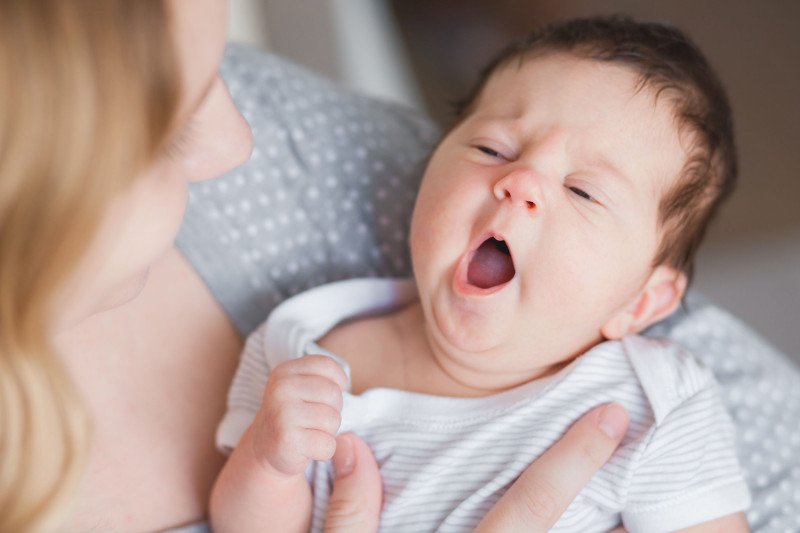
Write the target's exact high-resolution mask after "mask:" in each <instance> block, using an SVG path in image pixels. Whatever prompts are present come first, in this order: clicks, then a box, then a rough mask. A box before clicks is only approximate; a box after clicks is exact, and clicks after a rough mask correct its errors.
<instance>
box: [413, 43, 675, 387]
mask: <svg viewBox="0 0 800 533" xmlns="http://www.w3.org/2000/svg"><path fill="white" fill-rule="evenodd" d="M636 83H637V77H636V74H635V73H634V72H633V71H631V70H629V69H627V68H624V67H621V66H615V65H610V64H604V63H600V62H596V61H590V60H584V59H578V58H575V57H573V56H570V55H565V54H550V55H545V56H542V57H538V58H534V59H529V60H527V61H526V62H525V63H523V64H522V66H521V67H518V64H517V63H516V62H512V64H510V65H508V66H506V67H504V68H502V69H501V70H500V71H498V72H496V73H495V74H494V75H493V76H492V78H491V79H490V80H489V82H488V84H487V85H486V87H485V88H484V90H483V93H482V95H481V96H480V99H479V101H478V103H477V105H476V106H475V107H474V109H473V111H472V113H471V115H470V116H469V117H467V118H466V119H465V120H464V121H462V123H461V124H459V125H458V126H457V127H456V128H455V129H454V130H453V131H451V132H450V133H449V134H448V135H447V137H445V139H444V140H443V141H442V143H441V144H440V145H439V146H438V148H437V149H436V151H435V153H434V154H433V156H432V158H431V161H430V163H429V165H428V168H427V170H426V173H425V177H424V179H423V183H422V187H421V190H420V194H419V198H418V200H417V205H416V208H415V211H414V218H413V222H412V228H411V251H412V257H413V264H414V273H415V277H416V281H417V284H418V287H419V292H420V298H421V304H422V307H423V309H424V311H425V316H426V327H427V330H428V331H427V334H428V337H429V340H430V341H431V344H432V346H434V350H435V351H437V352H441V353H439V354H438V355H439V356H440V357H446V358H447V359H448V360H447V361H442V363H443V364H444V365H450V367H451V368H453V369H456V372H461V371H462V370H463V371H464V372H466V374H470V373H472V374H474V375H476V376H483V377H486V379H487V380H488V381H489V382H494V383H496V384H497V385H498V386H502V384H503V383H504V380H506V381H508V384H514V383H516V382H517V381H518V380H520V378H524V377H525V376H528V377H529V378H533V377H536V376H538V375H540V374H542V373H543V372H547V371H549V370H551V369H552V368H553V365H554V364H557V363H559V362H562V361H566V360H569V359H571V358H573V357H574V356H576V355H578V354H580V353H581V352H582V351H584V350H586V349H587V348H588V347H590V346H592V345H593V344H595V343H597V342H598V341H600V340H602V338H603V336H604V334H605V335H606V336H608V333H607V331H616V330H614V328H611V327H607V326H608V325H609V324H611V323H616V322H613V321H614V320H615V318H616V317H619V316H620V313H622V312H624V311H625V310H629V309H630V308H631V307H632V306H634V305H635V304H636V302H637V301H638V298H639V296H640V295H641V294H642V290H643V288H644V287H645V285H646V284H647V283H648V280H650V279H651V274H653V272H654V270H653V268H652V265H651V262H652V260H653V257H654V255H655V252H656V248H657V245H658V242H659V235H658V232H657V210H658V203H659V199H660V198H661V195H662V191H663V190H664V189H665V187H667V186H668V185H670V184H672V183H673V182H674V180H675V179H676V178H677V176H678V174H679V172H680V170H681V168H682V166H683V164H684V161H685V158H686V156H685V152H684V150H683V148H682V147H681V143H680V139H679V134H678V130H677V126H676V123H675V119H674V114H673V109H672V108H671V106H670V104H669V103H668V101H667V100H666V99H656V98H655V96H654V93H653V92H652V91H651V90H649V89H643V90H640V91H638V92H637V91H636ZM640 326H641V325H640ZM626 327H627V326H626ZM604 328H605V329H604ZM618 329H619V328H617V330H618ZM630 329H641V328H640V327H639V328H633V327H631V328H630ZM443 354H444V355H443ZM513 376H516V377H513ZM481 379H483V378H481ZM493 380H494V381H493ZM509 380H510V381H509Z"/></svg>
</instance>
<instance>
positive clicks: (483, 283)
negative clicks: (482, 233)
mask: <svg viewBox="0 0 800 533" xmlns="http://www.w3.org/2000/svg"><path fill="white" fill-rule="evenodd" d="M501 247H502V248H503V249H502V250H501V249H500V248H501ZM507 250H508V249H507V248H505V245H504V244H501V243H500V242H499V241H496V240H494V239H488V240H487V241H485V242H484V243H483V244H481V245H480V247H479V248H478V249H477V250H475V254H474V255H473V256H472V261H470V263H469V268H468V269H467V281H469V282H470V283H471V284H472V285H475V286H476V287H480V288H481V289H488V288H490V287H495V286H497V285H500V284H501V283H505V282H507V281H509V280H510V279H511V278H513V277H514V262H513V261H512V260H511V255H510V254H509V253H508V252H507Z"/></svg>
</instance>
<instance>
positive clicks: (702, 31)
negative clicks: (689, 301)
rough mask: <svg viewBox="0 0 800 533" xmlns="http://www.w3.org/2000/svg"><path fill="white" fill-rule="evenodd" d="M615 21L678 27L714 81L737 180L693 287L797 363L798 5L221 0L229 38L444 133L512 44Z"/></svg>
mask: <svg viewBox="0 0 800 533" xmlns="http://www.w3.org/2000/svg"><path fill="white" fill-rule="evenodd" d="M612 13H622V14H627V15H631V16H633V17H634V18H637V19H639V20H649V21H658V22H668V23H672V24H675V25H677V26H679V27H680V28H682V29H683V30H684V31H686V32H687V33H688V34H689V35H690V36H691V37H692V39H693V40H694V41H695V42H696V43H697V44H698V45H699V46H700V48H701V49H702V50H703V52H704V53H705V54H706V57H707V58H708V59H709V61H710V62H711V64H712V65H713V66H714V67H715V69H716V70H717V73H718V74H719V75H720V77H721V78H722V81H723V83H724V85H725V87H726V88H727V90H728V94H729V97H730V99H731V103H732V106H733V110H734V118H735V121H736V135H737V142H738V147H739V155H740V183H739V188H738V190H737V191H736V193H735V194H734V196H733V198H732V199H731V200H730V201H729V203H728V204H726V205H725V206H724V209H723V210H722V213H721V216H720V217H719V218H718V219H717V220H716V222H715V224H714V225H713V227H712V230H711V232H710V235H709V236H708V238H707V240H706V242H705V243H704V248H703V250H702V251H701V254H700V257H699V259H698V264H697V268H696V278H695V287H696V288H697V289H698V290H699V291H700V292H702V293H703V294H705V295H706V296H708V297H710V298H711V299H712V300H714V301H715V302H717V303H718V304H720V305H722V306H723V307H725V308H726V309H728V310H730V311H732V312H733V313H734V314H736V315H737V316H739V317H740V318H742V319H743V320H744V321H745V322H747V323H748V324H750V325H751V326H752V327H753V328H755V329H756V330H757V331H759V332H760V333H761V334H763V335H764V336H766V337H767V338H768V339H769V340H770V341H771V342H772V343H773V344H774V345H775V346H777V347H778V348H780V349H782V350H783V351H785V352H787V353H788V354H789V355H791V356H793V357H794V358H795V359H796V360H798V361H800V2H797V1H796V0H771V1H769V2H754V1H749V0H727V1H725V0H672V1H670V2H656V1H642V0H639V1H635V0H607V1H603V2H600V1H597V0H593V1H592V0H492V1H488V0H232V2H231V21H230V37H231V40H233V41H237V42H243V43H247V44H251V45H253V46H257V47H260V48H263V49H266V50H270V51H272V52H274V53H277V54H280V55H282V56H284V57H287V58H289V59H292V60H294V61H295V62H298V63H301V64H304V65H306V66H308V67H309V68H311V69H313V70H315V71H317V72H319V73H322V74H324V75H326V76H328V77H330V78H333V79H335V80H338V81H339V82H340V83H342V84H343V85H345V86H348V87H351V88H353V89H355V90H358V91H361V92H365V93H367V94H370V95H373V96H376V97H378V98H384V99H389V100H394V101H397V102H401V103H403V104H406V105H409V106H412V107H415V108H417V109H419V110H421V111H422V112H423V113H425V114H427V115H428V116H430V117H432V118H433V119H434V120H435V121H436V122H438V123H439V124H440V125H442V126H443V127H446V126H447V124H448V123H449V121H450V120H451V109H452V103H453V102H454V101H456V100H458V99H459V98H461V97H462V96H463V95H464V94H465V92H466V91H467V90H468V88H469V87H470V86H471V84H472V83H473V81H474V79H475V75H476V73H477V71H478V69H479V68H480V67H481V66H483V65H484V64H485V63H486V62H487V60H488V59H489V58H491V57H492V55H493V54H494V53H495V52H496V51H498V50H499V49H500V48H502V47H503V46H504V45H505V44H507V43H508V42H509V41H510V40H511V39H513V38H515V37H518V36H521V35H524V34H526V33H527V32H528V31H529V30H530V29H532V28H533V27H535V26H538V25H540V24H544V23H547V22H550V21H552V20H555V19H562V18H569V17H575V16H587V15H596V14H612Z"/></svg>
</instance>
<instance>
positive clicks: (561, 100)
mask: <svg viewBox="0 0 800 533" xmlns="http://www.w3.org/2000/svg"><path fill="white" fill-rule="evenodd" d="M641 80H642V78H641V75H640V74H639V73H638V72H637V71H636V70H635V69H634V68H632V67H629V66H626V65H622V64H619V63H611V62H605V61H599V60H594V59H587V58H583V57H579V56H577V55H573V54H569V53H565V52H547V53H541V52H540V53H537V54H528V55H526V56H524V57H521V58H512V59H510V60H508V61H506V63H505V64H502V65H500V66H499V67H498V68H497V69H496V70H495V71H494V72H493V73H492V75H491V76H490V77H489V79H488V80H487V82H486V84H485V85H484V87H483V89H482V91H481V92H480V94H479V95H478V97H477V99H476V101H475V103H474V105H473V106H472V108H471V110H470V113H469V117H470V118H471V119H473V120H475V119H477V120H479V121H494V122H499V123H506V124H509V125H513V127H514V128H515V129H516V130H517V131H520V132H522V133H524V132H525V128H526V127H527V128H529V130H530V131H529V133H530V134H531V135H533V136H535V135H536V134H540V133H541V132H540V131H538V130H537V128H544V129H546V128H548V127H556V126H558V127H562V128H566V129H567V130H568V131H569V132H570V134H571V135H572V136H573V139H574V141H575V143H574V145H573V146H576V147H577V146H581V147H585V148H586V149H591V150H593V151H600V152H603V153H602V155H603V156H604V157H606V158H613V159H618V160H621V161H623V162H622V163H620V164H621V165H622V166H626V167H628V168H627V169H626V170H627V171H628V172H630V173H631V174H634V175H638V174H640V173H642V172H644V173H647V174H652V177H653V178H654V179H655V180H656V184H657V185H658V192H659V193H660V192H661V191H663V189H664V188H665V187H669V186H670V185H671V184H672V183H674V181H675V180H676V179H677V178H678V176H679V175H680V174H681V171H682V168H683V166H684V164H685V162H686V160H687V157H688V153H689V148H690V145H691V141H692V139H691V136H690V135H687V132H685V131H684V128H681V126H680V121H679V120H678V116H677V112H676V105H675V100H674V99H673V98H671V97H670V95H669V94H668V93H667V92H659V91H658V90H657V89H656V88H655V87H652V86H650V85H647V84H642V81H641ZM659 196H660V194H659Z"/></svg>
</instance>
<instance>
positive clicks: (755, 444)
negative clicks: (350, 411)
mask: <svg viewBox="0 0 800 533" xmlns="http://www.w3.org/2000/svg"><path fill="white" fill-rule="evenodd" d="M222 74H223V77H224V79H225V80H226V82H227V84H228V87H229V88H230V90H231V94H232V95H233V97H234V100H235V101H236V104H237V106H238V107H239V109H240V110H241V111H242V113H243V115H244V116H245V118H246V119H247V121H248V122H249V123H250V125H251V127H252V129H253V136H254V147H253V154H252V157H251V159H250V161H249V162H248V163H246V164H245V165H243V166H241V167H239V168H237V169H235V170H233V171H231V172H229V173H228V174H226V175H225V176H223V177H221V178H219V179H217V180H213V181H210V182H204V183H198V184H193V185H192V186H191V189H190V197H189V206H188V209H187V214H186V219H185V222H184V225H183V227H182V229H181V233H180V235H179V237H178V247H179V248H180V249H181V251H182V252H183V254H184V255H185V256H186V257H187V258H188V260H189V261H190V262H191V263H192V264H193V265H194V267H195V268H196V269H197V271H198V273H199V274H200V276H201V277H202V278H203V279H204V280H205V281H206V283H207V284H208V286H209V288H210V289H211V291H212V292H213V293H214V295H215V296H216V298H217V299H218V300H219V302H220V303H221V305H222V306H223V308H224V309H225V310H226V312H227V313H228V315H229V316H230V318H231V320H232V321H233V322H234V324H235V325H236V327H237V328H238V329H239V331H240V332H241V334H242V335H243V336H244V335H247V334H248V333H249V332H250V331H252V330H253V329H254V328H255V327H256V326H257V325H258V324H259V323H260V322H261V321H263V320H264V319H265V318H266V316H267V314H268V313H269V311H270V310H271V309H272V308H274V307H275V305H277V304H278V303H280V302H281V301H283V300H284V299H286V298H287V297H289V296H291V295H293V294H296V293H298V292H301V291H303V290H305V289H308V288H310V287H313V286H316V285H319V284H322V283H325V282H330V281H334V280H338V279H345V278H351V277H359V276H404V275H408V274H409V272H410V262H409V257H408V250H407V246H406V237H407V233H408V225H409V221H410V215H411V210H412V207H413V203H414V198H415V195H416V190H417V186H418V184H419V180H420V177H421V175H422V171H423V167H424V163H425V161H426V159H427V155H428V153H429V152H430V150H431V148H432V147H433V145H434V143H435V142H436V140H437V138H438V132H437V130H436V128H435V127H433V125H432V124H431V123H430V122H429V121H428V120H426V119H425V118H423V117H421V116H419V115H418V114H416V113H415V112H414V111H412V110H410V109H406V108H403V107H400V106H397V105H394V104H390V103H386V102H379V101H375V100H372V99H370V98H367V97H365V96H361V95H358V94H355V93H353V92H350V91H348V90H346V89H344V88H342V87H340V86H337V85H336V84H334V83H333V82H331V81H328V80H326V79H323V78H321V77H319V76H317V75H315V74H312V73H310V72H308V71H306V70H304V69H302V68H300V67H298V66H296V65H293V64H291V63H289V62H287V61H285V60H282V59H280V58H277V57H274V56H271V55H267V54H264V53H261V52H257V51H255V50H252V49H248V48H244V47H240V46H230V47H229V48H228V50H227V52H226V56H225V59H224V62H223V65H222ZM647 334H650V335H659V336H667V337H670V338H672V339H674V340H675V341H677V342H679V343H681V344H683V345H684V346H685V347H686V348H688V349H689V350H690V351H692V352H693V353H694V354H695V355H696V356H697V357H698V359H700V360H701V361H702V362H703V363H705V364H706V365H707V366H709V367H710V368H711V369H712V370H713V372H714V374H715V375H716V377H717V380H718V381H719V383H720V386H721V388H722V396H723V398H724V400H725V402H726V405H727V407H728V409H729V411H730V413H731V416H732V417H733V420H734V422H735V424H736V426H737V429H738V438H739V441H738V445H739V450H738V451H739V459H740V461H741V463H742V465H743V467H744V469H745V471H746V478H747V481H748V484H749V485H750V488H751V491H752V493H753V498H754V503H753V506H752V508H751V510H750V512H749V513H748V520H749V522H750V525H751V527H752V528H753V529H754V530H756V531H795V530H798V529H800V428H799V427H798V421H800V373H799V372H798V369H797V368H796V367H795V366H794V365H793V364H792V363H791V362H790V361H789V359H788V358H787V357H786V356H784V355H783V354H781V353H779V352H777V351H776V350H775V349H773V348H772V347H771V346H769V344H768V343H767V342H766V341H764V340H763V339H761V338H760V337H759V336H758V335H757V334H755V333H754V332H753V331H751V330H750V329H749V328H747V327H746V326H745V325H743V324H742V323H740V322H739V321H737V320H736V319H735V318H733V317H732V316H731V315H730V314H728V313H726V312H725V311H723V310H722V309H719V308H718V307H716V306H715V305H713V304H712V303H710V302H708V301H706V300H704V299H703V298H702V297H701V296H699V295H697V294H690V295H689V296H688V297H687V299H686V304H685V308H684V309H683V310H682V311H680V312H679V313H677V314H675V315H673V316H672V317H671V318H670V319H668V320H667V321H665V322H662V323H660V324H657V325H656V326H654V327H652V328H651V329H650V330H648V332H647Z"/></svg>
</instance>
